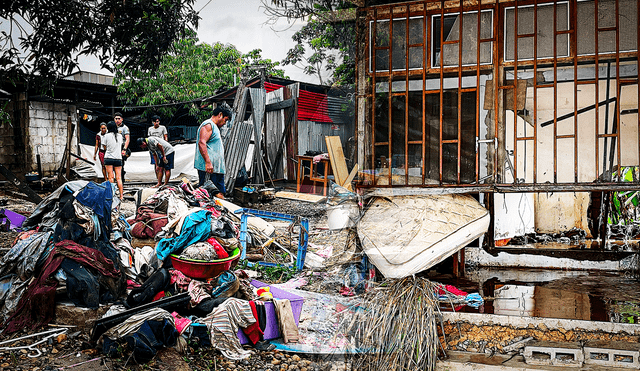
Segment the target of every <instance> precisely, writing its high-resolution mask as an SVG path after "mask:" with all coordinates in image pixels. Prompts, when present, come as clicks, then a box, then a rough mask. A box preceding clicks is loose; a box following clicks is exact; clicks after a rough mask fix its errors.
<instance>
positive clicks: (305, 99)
mask: <svg viewBox="0 0 640 371" xmlns="http://www.w3.org/2000/svg"><path fill="white" fill-rule="evenodd" d="M281 87H282V85H278V84H273V83H270V82H265V83H264V88H265V90H266V91H267V92H272V91H274V90H278V89H280V88H281ZM298 120H302V121H315V122H327V123H333V120H331V117H329V110H328V104H327V95H326V94H319V93H313V92H310V91H306V90H300V93H299V95H298Z"/></svg>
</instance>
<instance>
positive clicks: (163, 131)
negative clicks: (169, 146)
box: [147, 115, 169, 142]
mask: <svg viewBox="0 0 640 371" xmlns="http://www.w3.org/2000/svg"><path fill="white" fill-rule="evenodd" d="M151 123H152V124H153V126H151V127H150V128H149V129H148V130H147V136H148V137H157V138H161V139H164V140H165V142H168V141H169V134H168V132H167V128H166V127H165V126H164V125H160V116H158V115H153V116H151Z"/></svg>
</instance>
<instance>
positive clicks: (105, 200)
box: [76, 182, 113, 234]
mask: <svg viewBox="0 0 640 371" xmlns="http://www.w3.org/2000/svg"><path fill="white" fill-rule="evenodd" d="M76 200H78V202H80V203H81V204H83V205H84V206H87V207H90V208H91V209H93V212H94V213H96V215H98V216H99V217H100V218H101V219H102V220H104V224H105V226H106V227H107V234H109V233H111V201H112V200H113V188H112V187H111V183H109V182H104V183H102V184H96V183H94V182H89V183H88V184H87V185H86V186H85V187H84V188H82V190H80V192H78V194H77V195H76Z"/></svg>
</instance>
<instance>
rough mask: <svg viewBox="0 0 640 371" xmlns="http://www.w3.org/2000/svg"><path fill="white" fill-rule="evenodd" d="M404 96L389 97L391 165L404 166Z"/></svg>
mask: <svg viewBox="0 0 640 371" xmlns="http://www.w3.org/2000/svg"><path fill="white" fill-rule="evenodd" d="M405 106H406V102H405V97H404V96H393V97H391V125H392V126H391V154H392V156H393V164H392V165H393V167H394V168H397V167H404V152H405V143H406V138H405V114H406V111H405Z"/></svg>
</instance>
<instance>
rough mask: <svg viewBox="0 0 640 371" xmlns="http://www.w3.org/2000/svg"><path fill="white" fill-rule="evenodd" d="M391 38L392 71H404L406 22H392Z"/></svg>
mask: <svg viewBox="0 0 640 371" xmlns="http://www.w3.org/2000/svg"><path fill="white" fill-rule="evenodd" d="M391 32H392V34H393V38H392V41H391V54H392V56H391V59H392V61H391V63H392V67H393V69H394V70H403V69H406V68H407V66H406V61H407V22H406V20H405V19H403V20H394V21H393V28H392V30H391Z"/></svg>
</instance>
